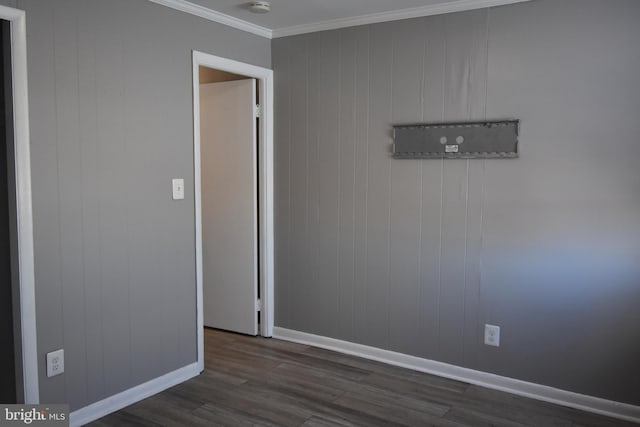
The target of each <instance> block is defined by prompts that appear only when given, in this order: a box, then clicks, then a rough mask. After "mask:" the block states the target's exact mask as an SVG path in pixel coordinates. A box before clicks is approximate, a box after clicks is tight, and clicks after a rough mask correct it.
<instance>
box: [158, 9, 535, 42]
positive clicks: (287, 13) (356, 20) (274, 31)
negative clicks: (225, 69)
mask: <svg viewBox="0 0 640 427" xmlns="http://www.w3.org/2000/svg"><path fill="white" fill-rule="evenodd" d="M150 1H153V2H155V3H160V4H164V5H165V6H169V7H172V8H175V9H179V10H182V11H185V12H188V13H193V14H195V15H198V16H201V17H205V18H208V19H211V20H213V21H216V22H222V23H225V24H227V25H231V26H234V27H236V28H240V29H244V30H246V31H250V32H253V33H256V34H259V35H262V36H265V37H269V38H271V37H282V36H287V35H293V34H302V33H308V32H313V31H321V30H327V29H335V28H343V27H349V26H354V25H362V24H369V23H374V22H383V21H392V20H397V19H406V18H411V17H418V16H428V15H437V14H441V13H449V12H457V11H463V10H470V9H478V8H484V7H491V6H499V5H504V4H510V3H519V2H522V1H529V0H270V2H271V12H269V13H266V14H255V13H252V12H250V11H249V5H250V4H251V0H150Z"/></svg>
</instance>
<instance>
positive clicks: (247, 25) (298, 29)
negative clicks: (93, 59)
mask: <svg viewBox="0 0 640 427" xmlns="http://www.w3.org/2000/svg"><path fill="white" fill-rule="evenodd" d="M149 1H150V2H152V3H157V4H160V5H163V6H166V7H170V8H172V9H175V10H179V11H181V12H186V13H189V14H191V15H195V16H199V17H200V18H204V19H208V20H209V21H213V22H217V23H220V24H224V25H228V26H230V27H233V28H237V29H239V30H242V31H246V32H249V33H252V34H255V35H258V36H261V37H265V38H268V39H271V38H278V37H287V36H294V35H298V34H306V33H314V32H317V31H326V30H336V29H339V28H346V27H355V26H358V25H366V24H376V23H379V22H387V21H398V20H401V19H410V18H419V17H423V16H432V15H442V14H444V13H453V12H464V11H467V10H473V9H483V8H487V7H495V6H504V5H508V4H514V3H523V2H526V1H531V0H456V1H452V2H448V3H440V4H432V5H427V6H420V7H412V8H408V9H400V10H392V11H389V12H379V13H371V14H367V15H359V16H351V17H348V18H338V19H331V20H328V21H321V22H312V23H308V24H301V25H294V26H291V27H282V28H276V29H273V30H272V29H269V28H266V27H262V26H260V25H257V24H254V23H252V22H248V21H245V20H243V19H240V18H236V17H234V16H231V15H227V14H224V13H221V12H218V11H215V10H213V9H209V8H207V7H204V6H200V5H198V4H194V3H191V2H189V1H186V0H149Z"/></svg>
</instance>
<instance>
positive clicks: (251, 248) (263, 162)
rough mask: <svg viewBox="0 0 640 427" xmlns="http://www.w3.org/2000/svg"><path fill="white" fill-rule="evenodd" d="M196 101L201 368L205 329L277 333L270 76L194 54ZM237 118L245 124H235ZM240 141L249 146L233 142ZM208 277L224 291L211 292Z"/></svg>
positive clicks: (258, 69)
mask: <svg viewBox="0 0 640 427" xmlns="http://www.w3.org/2000/svg"><path fill="white" fill-rule="evenodd" d="M201 83H202V85H201ZM193 100H194V106H193V108H194V166H195V167H194V175H195V176H194V182H195V204H196V206H195V208H196V209H195V210H196V264H197V265H196V271H197V298H198V304H197V311H198V312H197V319H198V363H199V365H200V368H201V369H204V326H205V325H206V326H212V327H216V328H220V329H226V330H232V331H236V332H241V333H245V334H249V335H262V336H265V337H270V336H271V335H272V333H273V315H272V313H273V118H272V114H271V112H272V108H273V72H272V71H271V70H268V69H266V68H262V67H257V66H253V65H249V64H244V63H241V62H237V61H233V60H229V59H226V58H220V57H216V56H213V55H209V54H205V53H202V52H196V51H194V52H193ZM256 104H259V107H258V106H256ZM234 116H237V117H234ZM238 117H241V119H240V120H241V122H240V124H236V125H232V124H231V123H232V122H236V119H237V118H238ZM229 132H231V133H229ZM211 134H214V135H215V137H216V142H215V143H214V144H212V143H211ZM240 139H242V140H243V141H245V142H243V143H232V141H239V140H240ZM205 162H206V163H205ZM234 162H235V163H234ZM212 213H214V214H213V215H212ZM206 239H210V240H206ZM210 279H214V280H215V281H216V282H219V283H223V285H222V289H218V288H217V287H218V286H219V284H216V285H215V287H213V288H212V289H209V288H208V286H210V285H211V283H210V282H211V280H210ZM222 279H226V280H222ZM234 281H235V282H236V283H234ZM210 291H212V292H210ZM258 318H259V325H258Z"/></svg>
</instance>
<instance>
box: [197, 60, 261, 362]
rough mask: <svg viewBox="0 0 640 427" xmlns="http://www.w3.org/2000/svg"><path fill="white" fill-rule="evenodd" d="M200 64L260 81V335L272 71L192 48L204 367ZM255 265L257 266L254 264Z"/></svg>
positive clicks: (199, 309)
mask: <svg viewBox="0 0 640 427" xmlns="http://www.w3.org/2000/svg"><path fill="white" fill-rule="evenodd" d="M200 66H203V67H208V68H215V69H217V70H222V71H227V72H230V73H234V74H239V75H243V76H247V77H252V78H255V79H257V80H258V81H259V98H260V105H261V107H262V111H261V116H260V127H259V129H258V135H259V137H258V140H259V144H258V165H259V167H258V210H259V212H260V215H259V218H258V221H259V230H260V231H259V234H260V235H259V257H258V263H259V266H260V268H259V271H260V275H259V277H258V280H259V283H260V301H261V306H260V335H262V336H265V337H270V336H272V335H273V277H274V276H273V250H274V245H273V200H274V199H273V175H274V172H273V71H272V70H269V69H268V68H263V67H258V66H256V65H250V64H245V63H243V62H238V61H234V60H231V59H227V58H222V57H219V56H214V55H210V54H207V53H203V52H198V51H195V50H194V51H193V156H194V192H195V213H196V230H195V231H196V283H197V291H196V298H197V322H198V323H197V324H198V365H199V366H200V369H204V330H203V328H204V323H203V308H202V286H203V284H202V200H201V196H202V193H201V191H202V187H201V182H200V172H201V171H200ZM256 267H258V266H256Z"/></svg>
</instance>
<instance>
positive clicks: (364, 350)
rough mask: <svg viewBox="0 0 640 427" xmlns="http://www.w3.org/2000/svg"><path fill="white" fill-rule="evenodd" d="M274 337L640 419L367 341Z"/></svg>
mask: <svg viewBox="0 0 640 427" xmlns="http://www.w3.org/2000/svg"><path fill="white" fill-rule="evenodd" d="M273 336H274V338H278V339H281V340H286V341H291V342H297V343H300V344H307V345H311V346H314V347H320V348H325V349H328V350H333V351H337V352H340V353H344V354H350V355H354V356H358V357H362V358H365V359H370V360H376V361H378V362H383V363H388V364H390V365H395V366H400V367H403V368H408V369H413V370H415V371H420V372H426V373H429V374H433V375H438V376H441V377H445V378H451V379H454V380H458V381H463V382H466V383H470V384H476V385H479V386H483V387H487V388H490V389H494V390H500V391H504V392H507V393H511V394H516V395H518V396H524V397H529V398H532V399H536V400H542V401H545V402H550V403H555V404H558V405H563V406H568V407H571V408H576V409H580V410H583V411H588V412H593V413H596V414H600V415H606V416H609V417H614V418H618V419H621V420H626V421H631V422H636V423H640V406H634V405H629V404H626V403H620V402H614V401H611V400H606V399H601V398H599V397H593V396H586V395H584V394H579V393H574V392H571V391H566V390H561V389H557V388H553V387H549V386H545V385H540V384H535V383H530V382H526V381H521V380H516V379H513V378H508V377H503V376H500V375H495V374H490V373H487V372H481V371H476V370H473V369H467V368H462V367H459V366H455V365H450V364H448V363H442V362H436V361H434V360H429V359H423V358H420V357H415V356H409V355H407V354H402V353H396V352H394V351H389V350H382V349H379V348H375V347H369V346H367V345H362V344H356V343H352V342H348V341H341V340H337V339H333V338H327V337H323V336H319V335H313V334H308V333H306V332H299V331H294V330H291V329H285V328H280V327H276V328H275V329H274V331H273Z"/></svg>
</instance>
